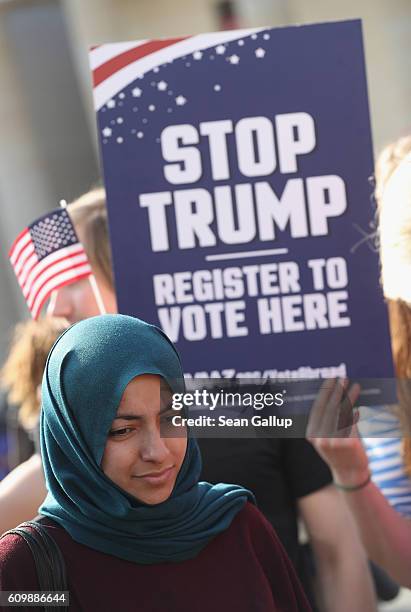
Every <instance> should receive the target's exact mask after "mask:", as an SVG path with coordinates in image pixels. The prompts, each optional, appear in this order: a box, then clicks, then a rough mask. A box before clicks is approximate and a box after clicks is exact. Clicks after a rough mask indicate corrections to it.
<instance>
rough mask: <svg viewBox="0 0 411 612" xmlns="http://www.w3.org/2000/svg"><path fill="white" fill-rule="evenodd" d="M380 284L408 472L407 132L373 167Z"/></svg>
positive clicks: (410, 195)
mask: <svg viewBox="0 0 411 612" xmlns="http://www.w3.org/2000/svg"><path fill="white" fill-rule="evenodd" d="M375 193H376V200H377V205H378V218H379V240H380V257H381V283H382V288H383V292H384V296H385V297H386V299H387V300H388V309H389V310H388V312H389V319H390V329H391V344H392V351H393V358H394V365H395V370H396V375H397V377H398V384H397V388H398V399H399V417H400V421H401V426H402V431H403V435H404V438H403V454H404V462H405V466H406V470H407V472H408V474H409V475H410V476H411V415H410V410H411V384H410V382H409V380H410V379H411V136H406V137H403V138H400V139H399V140H398V141H396V142H394V143H392V144H390V145H388V147H386V148H385V149H384V150H383V151H382V153H381V155H380V156H379V158H378V161H377V165H376V190H375Z"/></svg>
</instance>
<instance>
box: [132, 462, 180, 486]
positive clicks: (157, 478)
mask: <svg viewBox="0 0 411 612" xmlns="http://www.w3.org/2000/svg"><path fill="white" fill-rule="evenodd" d="M174 467H175V466H174V465H171V466H170V467H168V468H165V469H164V470H161V471H159V472H148V473H147V474H142V475H141V476H134V478H138V479H139V480H142V481H143V482H147V483H148V484H152V485H163V484H165V483H166V482H167V481H168V480H169V478H170V477H171V475H172V474H173V472H174Z"/></svg>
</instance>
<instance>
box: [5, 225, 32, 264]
mask: <svg viewBox="0 0 411 612" xmlns="http://www.w3.org/2000/svg"><path fill="white" fill-rule="evenodd" d="M28 233H29V228H28V227H26V229H24V230H23V231H22V232H20V234H19V235H18V236H17V238H16V239H15V240H14V242H13V244H12V245H11V247H10V250H9V258H10V259H11V258H12V257H13V255H14V251H15V250H16V247H17V245H18V243H19V242H20V240H22V238H23V237H24V236H25V235H26V234H28Z"/></svg>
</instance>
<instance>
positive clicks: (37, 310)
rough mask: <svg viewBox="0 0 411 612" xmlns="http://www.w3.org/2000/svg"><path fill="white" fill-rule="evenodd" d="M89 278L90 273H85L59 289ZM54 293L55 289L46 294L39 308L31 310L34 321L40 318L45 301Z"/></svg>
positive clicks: (65, 282)
mask: <svg viewBox="0 0 411 612" xmlns="http://www.w3.org/2000/svg"><path fill="white" fill-rule="evenodd" d="M88 276H90V272H85V273H84V274H79V276H76V277H75V278H69V279H68V280H66V281H64V283H61V285H59V287H58V288H59V289H61V287H65V286H66V285H69V284H70V283H75V282H77V281H79V280H82V279H83V278H87V277H88ZM52 291H55V289H51V291H50V292H49V293H46V295H45V296H44V297H43V299H42V300H41V302H40V304H39V305H38V306H36V308H35V309H31V308H30V312H31V316H32V317H33V319H36V320H37V317H38V316H39V314H40V312H41V309H42V308H43V306H44V303H45V301H46V300H47V299H48V298H49V297H50V294H51V292H52Z"/></svg>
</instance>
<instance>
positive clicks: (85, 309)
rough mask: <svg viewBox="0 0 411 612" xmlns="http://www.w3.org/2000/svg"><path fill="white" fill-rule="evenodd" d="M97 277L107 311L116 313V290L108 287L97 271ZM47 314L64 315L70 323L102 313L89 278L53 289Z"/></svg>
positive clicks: (53, 315)
mask: <svg viewBox="0 0 411 612" xmlns="http://www.w3.org/2000/svg"><path fill="white" fill-rule="evenodd" d="M95 277H96V281H97V285H98V289H99V291H100V294H101V298H102V300H103V304H104V306H105V309H106V312H108V313H113V314H115V313H116V312H117V302H116V296H115V293H114V291H112V290H111V289H110V288H108V287H107V285H106V283H105V282H104V280H103V279H102V278H101V276H100V275H99V274H98V273H95ZM47 314H48V315H50V316H52V317H62V318H63V319H66V320H67V321H68V322H69V323H70V324H72V323H77V321H82V320H83V319H87V318H88V317H94V316H96V315H99V314H101V312H100V310H99V307H98V305H97V301H96V298H95V296H94V293H93V290H92V288H91V284H90V281H89V279H88V278H83V279H82V280H79V281H77V282H75V283H71V284H70V285H65V286H64V287H61V288H60V289H57V290H56V291H53V294H52V296H51V299H50V303H49V306H48V308H47Z"/></svg>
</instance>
